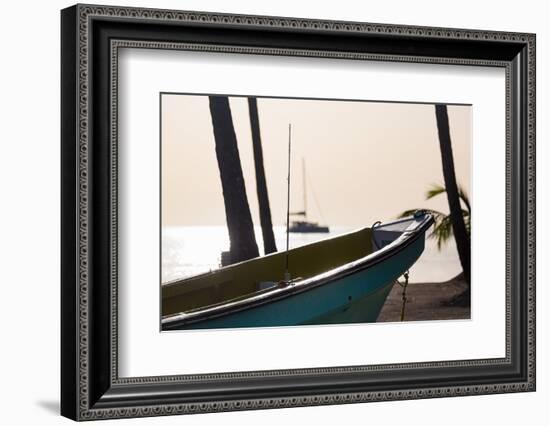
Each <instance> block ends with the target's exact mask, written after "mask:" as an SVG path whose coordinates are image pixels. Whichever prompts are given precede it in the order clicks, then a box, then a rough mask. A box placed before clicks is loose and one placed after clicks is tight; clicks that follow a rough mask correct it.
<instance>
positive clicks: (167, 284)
mask: <svg viewBox="0 0 550 426" xmlns="http://www.w3.org/2000/svg"><path fill="white" fill-rule="evenodd" d="M409 220H410V219H409ZM402 221H405V220H399V221H395V222H392V223H398V222H402ZM381 226H382V225H381ZM367 229H371V230H372V229H373V228H372V227H368V226H365V227H363V228H357V229H353V230H352V231H349V232H344V233H343V234H338V235H334V236H332V237H329V238H324V239H323V240H320V241H314V242H311V243H307V244H304V245H301V246H299V247H294V248H292V249H290V250H289V252H292V251H293V250H296V249H303V248H304V247H308V246H312V245H315V244H319V243H320V242H324V241H331V240H335V239H337V238H343V237H346V236H349V235H352V234H356V233H359V232H362V231H365V230H367ZM285 253H286V252H285V251H276V252H273V253H268V254H266V255H264V256H260V257H254V258H252V259H247V260H243V261H241V262H237V263H232V264H231V265H227V266H223V267H221V268H218V269H214V270H210V271H205V272H201V273H200V274H197V275H193V276H190V277H185V278H176V279H174V280H170V281H166V282H164V283H162V284H161V287H162V288H169V287H175V286H178V285H184V284H185V282H186V281H191V280H194V279H197V278H201V277H203V276H205V275H209V274H217V273H221V272H223V271H228V270H231V269H233V268H237V267H238V266H241V265H243V264H246V263H249V262H254V261H256V260H258V259H265V258H268V257H273V256H283V255H284V254H285Z"/></svg>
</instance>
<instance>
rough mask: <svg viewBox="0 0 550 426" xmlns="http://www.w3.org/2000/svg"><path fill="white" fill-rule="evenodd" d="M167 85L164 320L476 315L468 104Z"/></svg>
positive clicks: (169, 324) (181, 324)
mask: <svg viewBox="0 0 550 426" xmlns="http://www.w3.org/2000/svg"><path fill="white" fill-rule="evenodd" d="M160 97H161V99H160V102H161V113H160V120H161V137H160V144H161V222H162V223H161V230H160V232H161V246H162V249H161V274H160V275H161V299H162V304H161V305H162V318H161V328H162V330H164V331H166V330H188V329H218V328H238V327H279V326H299V325H324V324H352V323H372V322H397V321H416V320H451V319H468V318H470V302H471V300H470V297H471V296H470V286H471V282H470V215H471V205H470V201H469V196H470V192H471V190H470V188H471V182H470V175H471V164H470V163H471V132H472V129H471V105H464V104H432V103H407V102H403V103H400V102H382V101H368V100H365V101H362V100H335V99H303V98H277V97H250V96H234V95H230V96H227V95H218V94H185V93H162V94H161V95H160Z"/></svg>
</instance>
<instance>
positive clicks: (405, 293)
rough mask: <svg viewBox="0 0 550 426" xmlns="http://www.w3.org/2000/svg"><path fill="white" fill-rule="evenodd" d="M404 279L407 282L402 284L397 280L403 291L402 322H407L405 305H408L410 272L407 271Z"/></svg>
mask: <svg viewBox="0 0 550 426" xmlns="http://www.w3.org/2000/svg"><path fill="white" fill-rule="evenodd" d="M403 278H405V282H404V283H401V282H399V280H397V284H399V285H400V286H401V288H402V289H403V292H402V293H401V301H402V302H403V304H402V305H401V321H405V305H406V304H407V286H408V285H409V271H405V273H404V274H403Z"/></svg>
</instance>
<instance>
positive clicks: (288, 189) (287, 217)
mask: <svg viewBox="0 0 550 426" xmlns="http://www.w3.org/2000/svg"><path fill="white" fill-rule="evenodd" d="M291 131H292V124H290V123H288V175H287V188H286V259H285V277H284V280H285V281H289V280H290V273H289V271H288V249H289V228H290V145H291Z"/></svg>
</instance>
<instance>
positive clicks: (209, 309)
mask: <svg viewBox="0 0 550 426" xmlns="http://www.w3.org/2000/svg"><path fill="white" fill-rule="evenodd" d="M413 219H415V218H414V217H413ZM406 220H410V218H407V219H405V220H399V221H394V222H390V223H387V224H382V225H380V227H381V228H383V227H384V226H385V225H389V224H395V223H399V222H404V221H406ZM433 221H434V219H433V215H431V214H430V213H425V214H424V218H423V219H422V221H421V222H420V223H418V224H417V225H416V226H415V227H414V228H413V229H411V230H409V229H406V230H405V231H404V232H403V233H402V234H401V235H400V236H399V237H398V238H396V239H395V240H394V241H392V242H391V243H390V244H388V245H386V246H384V247H383V248H381V249H379V250H377V251H375V252H372V253H370V254H368V255H367V256H364V257H362V258H360V259H357V260H354V261H352V262H348V263H345V264H343V265H341V266H339V267H337V268H333V269H330V270H329V271H325V272H322V273H320V274H317V275H314V276H312V277H309V278H306V279H303V280H301V281H299V282H298V283H293V284H289V285H287V286H285V287H278V288H270V289H265V290H264V291H261V292H260V294H258V292H256V293H252V294H254V295H253V296H250V297H245V298H243V299H237V300H236V299H232V300H228V301H225V302H220V303H218V304H214V305H208V306H206V307H204V308H197V309H194V310H191V311H187V312H179V313H175V314H170V315H167V316H165V317H163V318H162V319H161V323H162V329H163V330H165V328H164V327H165V326H168V327H169V328H168V330H173V329H176V330H177V328H176V327H178V326H181V325H188V324H193V323H197V322H202V321H206V320H210V319H214V318H218V317H220V316H225V315H228V314H232V313H236V312H240V311H243V310H247V309H252V308H255V307H258V306H262V305H265V304H267V303H272V302H276V301H279V300H281V299H285V298H287V297H290V296H293V295H295V294H299V293H303V292H306V291H310V290H313V289H315V288H318V287H320V286H322V285H325V284H327V283H329V282H332V281H334V280H336V279H341V278H344V277H346V276H348V275H352V274H354V273H356V272H358V271H361V270H364V269H367V268H370V267H372V266H374V265H376V264H378V263H380V262H383V261H384V260H386V259H387V258H389V257H391V256H393V255H394V254H395V253H398V252H400V251H402V250H404V249H405V248H407V247H408V246H410V245H411V244H413V243H414V242H415V241H416V240H417V239H418V238H420V236H421V235H423V234H424V233H425V231H426V230H427V229H428V228H429V227H430V226H431V225H432V224H433ZM362 229H364V228H362ZM374 229H376V228H373V230H374ZM355 232H357V231H355ZM350 233H353V231H352V232H350ZM348 234H349V233H348ZM341 236H342V235H340V236H336V237H333V238H338V237H341ZM241 263H242V262H241ZM232 266H233V265H232Z"/></svg>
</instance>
